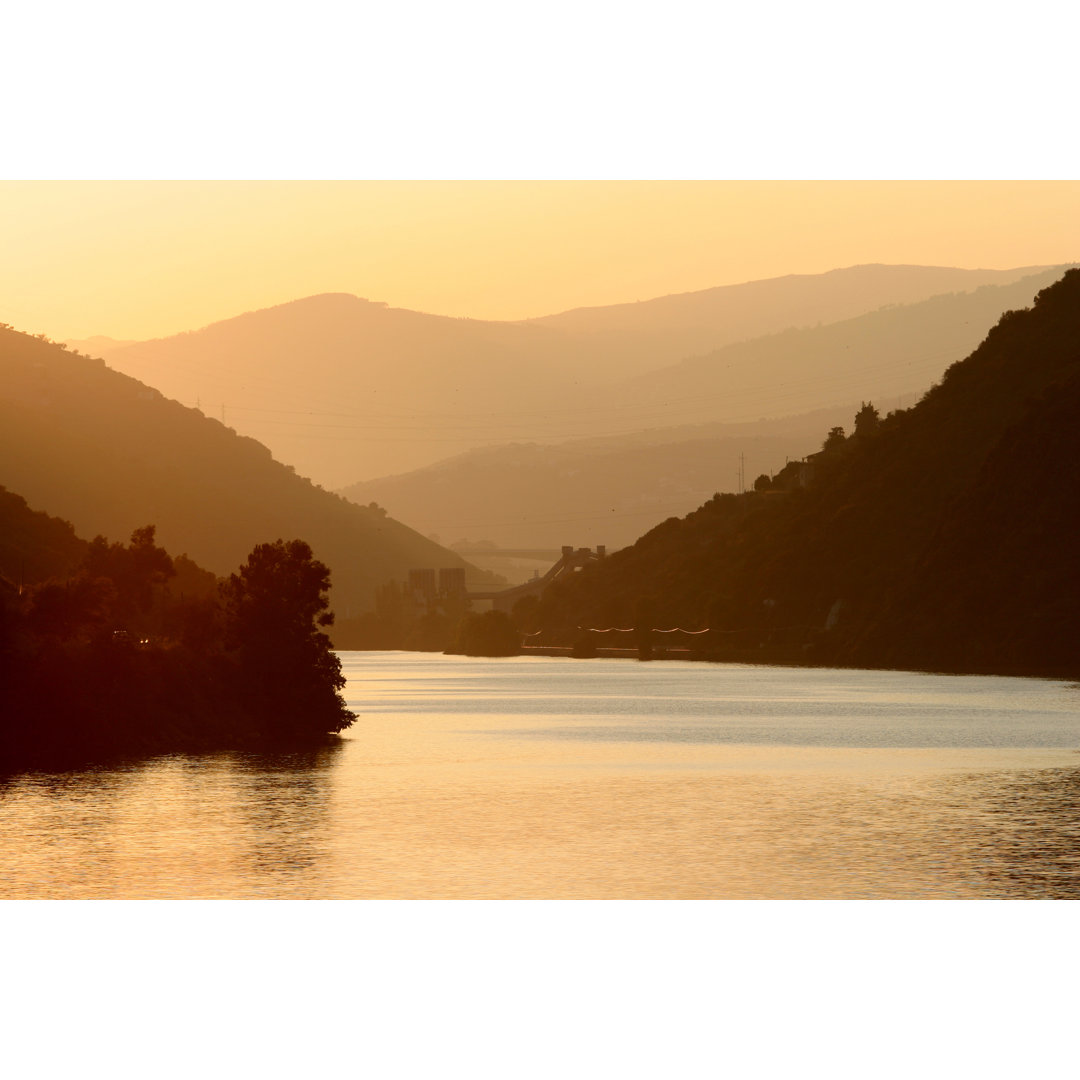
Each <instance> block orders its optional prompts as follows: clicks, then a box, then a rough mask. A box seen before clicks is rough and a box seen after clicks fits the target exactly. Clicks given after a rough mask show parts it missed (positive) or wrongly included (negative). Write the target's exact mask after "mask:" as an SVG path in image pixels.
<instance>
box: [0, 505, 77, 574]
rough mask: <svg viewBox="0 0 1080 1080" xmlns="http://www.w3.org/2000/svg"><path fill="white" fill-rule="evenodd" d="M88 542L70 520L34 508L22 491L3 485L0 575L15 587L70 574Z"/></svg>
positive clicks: (0, 522)
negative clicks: (63, 519)
mask: <svg viewBox="0 0 1080 1080" xmlns="http://www.w3.org/2000/svg"><path fill="white" fill-rule="evenodd" d="M87 546H88V545H87V543H86V541H85V540H83V539H82V538H80V537H78V536H76V535H75V530H74V529H73V528H72V526H71V523H70V522H68V521H62V520H61V519H60V518H54V517H51V516H50V515H48V514H45V513H42V512H41V511H40V510H32V509H31V508H30V507H29V506H28V505H27V503H26V500H25V499H24V498H23V497H22V496H21V495H16V494H15V492H13V491H8V490H7V488H4V487H0V578H6V579H7V581H8V583H9V584H10V585H11V586H12V587H15V588H18V587H19V586H21V585H23V584H35V583H37V582H39V581H45V580H46V579H48V578H65V577H70V576H71V575H72V574H73V573H74V572H75V569H76V568H77V567H78V566H79V564H80V563H81V562H82V561H83V559H85V558H86V552H87Z"/></svg>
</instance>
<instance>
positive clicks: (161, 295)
mask: <svg viewBox="0 0 1080 1080" xmlns="http://www.w3.org/2000/svg"><path fill="white" fill-rule="evenodd" d="M0 196H2V198H0V235H2V236H3V237H4V253H3V258H2V259H0V305H2V306H0V320H2V321H5V322H8V323H11V324H12V325H14V326H15V327H17V328H18V329H22V330H27V331H30V332H35V333H36V332H43V333H46V334H48V335H49V336H50V337H53V338H56V339H62V338H69V337H84V336H90V335H93V334H106V335H109V336H112V337H117V338H146V337H156V336H163V335H167V334H171V333H175V332H178V331H181V330H190V329H195V328H198V327H200V326H204V325H206V324H207V323H209V322H213V321H215V320H218V319H223V318H228V317H229V316H232V315H236V314H239V313H241V312H243V311H249V310H252V309H255V308H260V307H267V306H269V305H271V304H276V303H281V302H284V301H287V300H292V299H296V298H298V297H302V296H308V295H311V294H313V293H319V292H350V293H355V294H356V295H359V296H363V297H366V298H368V299H371V300H382V301H385V302H387V303H389V304H391V305H392V306H396V307H408V308H414V309H418V310H421V311H429V312H433V313H436V314H441V315H458V316H471V317H474V318H488V319H518V318H526V317H529V316H533V315H544V314H550V313H552V312H556V311H561V310H565V309H567V308H571V307H577V306H581V305H590V304H611V303H619V302H623V301H633V300H638V299H640V300H645V299H649V298H651V297H654V296H660V295H664V294H666V293H672V292H684V291H689V290H693V289H703V288H708V287H710V286H714V285H723V284H728V283H733V282H739V281H747V280H752V279H755V278H763V277H773V276H777V275H781V274H788V273H816V272H820V271H825V270H830V269H834V268H836V267H841V266H851V265H854V264H858V263H868V262H889V263H919V264H932V265H949V266H962V267H968V268H971V267H983V268H993V269H1004V268H1006V267H1012V266H1024V265H1035V264H1047V263H1058V262H1066V261H1073V260H1076V259H1080V182H1075V181H1050V182H1030V181H1029V182H1008V181H978V182H962V181H944V182H917V181H902V182H882V181H863V182H859V181H844V182H828V181H813V182H799V181H774V182H747V181H706V180H692V181H602V180H594V181H540V182H529V181H435V180H425V181H412V182H395V181H376V180H368V181H363V180H362V181H329V182H312V181H212V182H199V181H187V182H173V181H119V182H110V181H39V182H34V181H5V182H2V183H0Z"/></svg>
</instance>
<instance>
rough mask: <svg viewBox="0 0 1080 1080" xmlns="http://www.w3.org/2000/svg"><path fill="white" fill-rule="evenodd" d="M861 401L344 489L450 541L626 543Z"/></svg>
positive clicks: (806, 446)
mask: <svg viewBox="0 0 1080 1080" xmlns="http://www.w3.org/2000/svg"><path fill="white" fill-rule="evenodd" d="M911 400H914V396H912V398H911V399H910V400H909V401H908V404H910V403H911ZM858 404H859V403H858V402H855V403H854V404H853V405H852V404H849V405H845V406H840V407H837V408H833V409H822V410H818V411H816V412H813V413H807V414H804V415H803V416H792V417H784V418H782V419H780V420H775V421H767V420H761V421H757V422H756V423H747V424H702V425H698V426H685V427H677V428H657V429H653V430H650V431H643V432H638V433H635V434H633V435H618V436H606V437H596V438H592V439H575V440H571V441H568V442H564V443H559V444H557V445H553V446H544V445H540V444H537V443H513V444H510V445H506V446H497V447H488V448H484V449H479V450H470V451H467V452H466V453H464V454H461V455H459V456H456V457H453V458H450V459H448V460H446V461H440V462H438V463H436V464H435V465H429V466H427V467H426V468H423V469H417V470H415V471H414V472H411V473H405V474H404V475H401V476H389V477H384V478H382V479H377V480H368V481H365V482H361V483H358V484H352V485H350V486H349V487H346V488H343V489H342V491H341V494H343V495H345V496H347V497H348V498H350V499H352V500H353V501H354V502H357V503H361V504H367V503H370V502H375V503H378V504H379V505H381V506H385V507H392V508H393V511H394V514H395V515H396V516H397V517H399V518H401V519H402V520H403V521H408V522H410V523H411V524H412V525H413V527H414V528H416V529H418V530H420V531H422V532H424V533H427V534H433V535H434V536H435V537H436V538H437V539H438V540H439V541H440V542H441V543H445V544H451V545H454V544H457V543H458V542H460V541H462V540H467V541H479V540H486V541H491V542H494V543H495V544H497V545H500V546H503V547H507V548H528V547H537V546H544V547H550V548H553V549H558V548H559V547H561V546H562V545H563V544H572V545H573V546H575V547H580V546H587V547H594V546H595V545H596V544H605V545H607V546H608V547H610V548H617V547H623V546H625V545H626V544H632V543H633V542H634V541H635V540H636V539H637V538H638V537H639V536H641V534H642V533H643V532H646V531H648V530H649V529H650V528H652V526H653V525H655V524H657V522H660V521H663V520H664V519H665V518H668V517H673V516H676V517H681V516H682V515H683V514H687V513H689V512H690V511H691V510H693V509H694V508H695V507H697V506H700V505H701V504H702V502H704V501H705V500H706V499H708V498H711V496H712V495H713V494H714V493H715V492H717V491H737V490H739V487H740V479H741V482H742V483H744V484H745V485H746V486H747V487H752V486H753V483H754V479H755V477H757V476H758V475H759V474H761V473H774V472H776V471H778V470H779V469H780V468H782V467H783V465H784V464H785V462H786V461H787V460H788V459H791V458H801V457H803V456H805V455H806V454H807V453H809V452H811V451H813V450H817V449H819V448H820V444H821V439H822V433H823V432H825V431H828V430H829V429H830V428H831V427H833V426H835V425H837V424H841V425H842V424H848V423H850V421H851V417H852V416H853V415H854V413H855V410H856V409H857V408H858ZM474 561H478V562H479V559H477V560H474ZM479 564H480V565H485V563H483V562H479ZM493 565H495V564H493ZM519 576H522V575H519ZM527 576H528V575H527V574H526V575H524V576H523V578H524V577H527Z"/></svg>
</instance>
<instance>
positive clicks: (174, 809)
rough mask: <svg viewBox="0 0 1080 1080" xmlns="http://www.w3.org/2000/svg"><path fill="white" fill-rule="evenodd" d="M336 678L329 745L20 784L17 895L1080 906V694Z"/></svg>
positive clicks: (709, 682)
mask: <svg viewBox="0 0 1080 1080" xmlns="http://www.w3.org/2000/svg"><path fill="white" fill-rule="evenodd" d="M343 659H344V661H345V665H346V673H347V674H348V675H349V678H350V682H349V687H348V690H347V691H346V693H347V696H348V697H349V699H350V701H351V702H352V703H353V704H354V705H355V707H356V708H357V711H358V712H359V713H360V719H359V720H358V722H357V724H356V726H355V727H354V729H353V730H352V731H350V732H349V733H348V736H349V737H348V738H346V739H343V740H342V741H341V742H340V743H339V744H337V745H335V746H333V747H330V748H327V749H325V750H321V751H318V752H313V753H309V754H300V755H297V754H293V755H261V756H260V755H235V754H234V755H211V756H206V757H200V758H187V757H166V758H159V759H156V760H154V761H150V762H146V763H142V764H137V765H127V766H124V767H117V768H109V769H93V770H86V771H83V772H74V773H69V774H60V775H49V774H30V775H25V776H21V777H16V778H12V779H9V780H7V781H5V782H3V783H0V896H5V897H132V898H139V897H178V898H195V897H237V898H245V897H292V898H354V897H355V898H360V897H385V898H401V897H420V898H424V897H430V898H450V897H561V898H578V897H597V898H616V897H626V898H631V897H654V898H681V897H686V898H742V897H748V898H753V897H789V898H803V897H805V898H810V897H814V898H833V897H895V898H914V897H966V898H973V897H1069V898H1073V897H1077V896H1080V867H1078V864H1077V859H1078V840H1080V833H1078V830H1080V768H1078V767H1077V757H1076V753H1075V748H1076V747H1078V746H1080V725H1078V724H1077V713H1076V705H1077V703H1078V691H1077V688H1076V687H1074V686H1068V685H1066V684H1063V683H1055V682H1048V681H1036V680H1021V679H981V678H979V679H976V678H958V677H945V676H927V675H913V674H908V673H898V672H840V671H820V670H807V669H779V668H749V667H739V666H735V665H693V664H686V663H680V662H663V663H655V664H651V665H649V664H637V663H634V662H628V661H586V662H575V661H570V660H558V659H551V660H540V659H528V660H521V659H514V660H506V661H477V660H466V659H464V658H444V657H432V656H425V655H410V654H356V653H353V654H343Z"/></svg>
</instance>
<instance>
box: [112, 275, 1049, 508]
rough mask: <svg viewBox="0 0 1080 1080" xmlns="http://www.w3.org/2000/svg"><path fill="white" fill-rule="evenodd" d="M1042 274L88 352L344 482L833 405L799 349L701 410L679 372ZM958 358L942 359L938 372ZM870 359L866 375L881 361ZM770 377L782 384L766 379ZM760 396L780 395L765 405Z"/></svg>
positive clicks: (212, 332)
mask: <svg viewBox="0 0 1080 1080" xmlns="http://www.w3.org/2000/svg"><path fill="white" fill-rule="evenodd" d="M1039 269H1040V268H1026V269H1015V270H1007V271H984V270H954V269H948V268H939V267H909V266H899V267H898V266H863V267H852V268H849V269H845V270H836V271H832V272H830V273H828V274H819V275H790V276H788V277H782V278H775V279H770V280H766V281H759V282H749V283H746V284H742V285H731V286H723V287H720V288H716V289H707V290H703V291H700V292H695V293H686V294H680V295H677V296H668V297H661V298H658V299H655V300H649V301H644V302H641V303H636V304H623V305H615V306H612V307H604V308H584V309H579V310H576V311H570V312H565V313H562V314H559V315H553V316H548V317H545V318H539V319H531V320H527V321H524V322H491V321H481V320H474V319H454V318H446V317H442V316H436V315H428V314H423V313H421V312H415V311H408V310H404V309H397V308H390V307H387V306H386V305H385V304H381V303H377V302H373V301H368V300H362V299H359V298H357V297H354V296H349V295H346V294H327V295H321V296H314V297H308V298H306V299H302V300H296V301H294V302H292V303H288V304H282V305H279V306H277V307H273V308H267V309H265V310H262V311H255V312H249V313H247V314H244V315H239V316H237V317H236V318H233V319H227V320H224V321H222V322H218V323H214V324H212V325H210V326H207V327H204V328H203V329H201V330H195V331H192V332H190V333H184V334H178V335H174V336H172V337H168V338H163V339H158V340H154V341H146V342H139V343H137V344H133V345H131V344H129V345H118V346H108V347H103V348H100V349H98V350H96V354H98V355H102V356H104V357H105V358H106V359H107V361H108V363H109V365H110V367H113V368H114V369H116V370H118V371H122V372H124V373H125V374H128V375H131V376H133V377H135V378H138V379H140V380H141V381H143V382H145V383H146V384H148V385H150V386H153V387H155V388H157V389H158V390H160V391H161V392H162V393H163V394H165V395H166V396H168V397H172V398H175V399H176V400H178V401H180V402H182V403H183V404H184V405H187V406H189V407H194V406H198V407H199V408H200V409H201V410H202V411H203V412H204V413H206V414H207V415H210V416H214V417H215V418H217V419H221V420H223V421H224V422H225V423H226V424H227V425H228V426H230V427H233V428H235V429H236V430H237V431H238V432H240V433H241V434H245V435H250V436H252V437H254V438H257V439H258V440H259V441H260V442H263V443H264V444H265V445H267V446H269V447H270V448H271V450H272V452H273V453H274V455H275V456H276V457H277V458H278V459H280V460H282V461H287V462H289V463H290V464H292V465H294V466H295V467H296V469H297V470H298V471H299V472H300V473H301V475H304V476H310V477H312V478H313V479H315V480H316V481H317V482H319V483H322V484H324V485H326V486H328V487H341V486H343V485H345V484H347V483H352V482H356V481H357V480H360V479H364V478H374V477H378V476H383V475H387V474H391V473H400V472H403V471H408V470H411V469H413V468H417V467H421V466H424V465H429V464H432V463H434V462H436V461H438V460H440V459H442V458H445V457H447V456H452V455H454V454H456V453H460V452H462V451H464V450H468V449H474V448H476V447H479V446H484V445H492V444H498V443H505V442H512V441H514V442H516V441H522V440H527V441H533V442H546V443H551V442H559V441H564V440H566V439H570V438H575V437H586V436H591V435H603V434H617V433H626V432H631V431H634V430H637V429H641V428H646V427H657V426H672V425H678V424H682V423H688V422H695V423H699V422H703V421H716V422H732V421H739V420H749V419H756V418H758V417H761V416H783V415H789V414H795V413H799V412H804V411H808V410H809V409H812V408H818V407H822V406H824V405H832V404H840V403H843V402H847V401H849V400H851V399H852V398H853V397H854V396H855V395H856V393H861V391H855V390H853V389H851V388H848V389H847V391H846V392H845V391H843V390H842V389H839V388H836V387H835V386H834V387H833V390H834V391H835V396H834V397H832V398H828V395H827V394H825V397H826V400H823V390H825V389H826V387H823V386H822V385H815V384H814V383H813V381H812V378H813V377H812V374H811V375H809V376H808V373H807V365H806V364H804V363H802V362H801V359H800V357H799V356H798V355H794V356H791V357H789V360H788V362H790V363H791V365H792V367H791V369H790V370H787V369H786V368H784V365H783V363H782V362H781V360H780V358H779V353H777V352H776V350H775V349H773V350H772V354H771V355H774V356H775V358H776V359H775V365H774V367H773V368H772V369H770V378H771V380H772V381H773V384H774V385H772V386H771V387H766V388H762V387H760V386H759V385H758V384H757V383H755V382H754V377H755V371H754V368H755V367H756V365H757V363H758V360H757V359H756V357H755V356H754V355H750V354H747V356H746V357H745V358H744V359H743V360H741V361H740V362H742V363H745V364H746V365H748V366H749V370H748V371H746V372H743V373H742V374H741V376H740V377H739V378H735V379H734V382H733V383H732V384H731V386H730V393H729V392H728V391H727V390H726V389H725V387H726V386H727V384H722V385H721V391H722V392H718V391H717V389H716V385H715V383H716V380H715V379H714V380H712V381H710V382H709V386H710V389H709V391H708V392H709V394H710V395H711V396H710V397H709V399H708V400H707V401H706V402H702V401H701V400H700V399H699V397H698V394H699V390H698V388H697V384H696V383H695V381H694V379H693V378H691V377H690V376H689V375H688V374H687V372H686V371H685V370H683V369H682V367H681V365H680V368H679V369H678V370H676V369H674V368H673V365H677V364H679V362H680V361H682V360H685V359H686V358H687V357H689V356H699V357H700V356H702V355H704V354H707V353H710V352H712V351H715V350H717V349H722V348H724V347H727V346H733V345H734V344H735V343H737V342H740V341H745V340H747V339H749V338H752V337H755V336H760V335H774V334H778V333H780V332H781V331H784V330H787V329H790V328H792V327H800V326H804V327H805V326H814V325H816V324H818V323H824V324H827V323H831V322H836V321H838V320H845V319H851V318H854V317H856V316H858V315H860V314H865V313H867V312H870V311H874V310H876V309H879V308H881V307H883V306H885V305H896V304H905V305H907V304H917V303H919V302H920V301H924V300H926V299H928V298H930V297H932V296H937V295H939V294H942V293H945V292H949V291H953V292H955V291H958V290H959V291H963V290H971V289H976V288H978V287H980V286H986V285H990V286H995V287H999V288H1003V287H1005V286H1010V285H1012V284H1013V283H1015V282H1017V281H1018V280H1019V279H1021V278H1025V277H1031V275H1032V274H1033V273H1035V272H1036V271H1038V270H1039ZM1060 272H1061V271H1060V270H1057V271H1055V272H1052V273H1056V274H1058V275H1059V274H1060ZM1038 287H1039V286H1038V284H1036V283H1033V284H1032V285H1031V287H1030V288H1028V287H1026V286H1025V287H1023V288H1021V289H1020V290H1019V293H1017V294H1014V293H1009V294H1008V295H1006V293H1005V292H1002V293H1001V294H1000V296H999V302H1000V307H999V308H998V310H996V311H994V312H993V313H992V314H990V315H988V316H987V321H986V322H985V324H984V325H981V326H978V327H976V326H972V327H971V328H970V330H971V337H970V339H969V340H968V341H967V343H966V345H963V344H960V343H959V342H957V344H956V347H957V348H960V349H962V350H969V349H970V348H971V347H973V346H974V344H975V343H977V341H978V340H979V338H980V337H981V335H982V334H983V333H985V331H986V330H987V329H988V328H989V326H990V325H991V324H992V322H993V320H994V319H995V318H997V316H998V315H1000V314H1001V311H1003V310H1005V309H1006V308H1007V307H1009V306H1017V303H1018V301H1017V300H1016V298H1015V297H1016V295H1020V294H1023V293H1025V292H1028V293H1030V295H1028V296H1027V299H1026V300H1025V301H1022V302H1030V299H1031V296H1033V295H1034V292H1035V291H1036V290H1037V288H1038ZM985 306H986V308H987V310H989V309H991V308H993V307H994V304H993V303H990V302H989V301H988V302H987V303H986V305H985ZM769 348H770V349H772V346H769ZM958 355H963V352H961V353H959V354H958ZM955 358H957V357H955V356H951V355H944V354H943V355H941V356H940V357H939V360H940V368H939V371H940V370H944V367H945V366H947V364H948V363H949V362H950V360H951V359H955ZM920 359H925V357H923V356H920ZM865 362H866V363H867V364H868V365H871V366H872V365H873V364H874V363H875V358H874V357H873V356H868V357H866V360H865ZM883 362H884V361H883ZM718 363H720V364H721V366H722V365H723V364H725V363H727V361H726V360H723V359H721V360H720V361H718ZM776 365H778V366H776ZM932 368H933V365H924V367H923V368H922V369H921V371H920V375H922V376H925V378H923V379H920V380H917V381H916V382H915V383H914V385H911V386H907V387H905V388H904V389H906V390H918V389H921V388H923V387H924V386H925V385H926V384H928V383H929V381H931V379H932V378H933V374H932ZM661 369H670V370H671V372H672V377H673V378H675V379H676V380H677V383H676V384H675V385H673V387H672V389H671V391H670V393H668V394H667V396H666V397H663V398H658V397H657V395H656V394H655V393H654V391H653V387H652V385H651V384H637V383H635V382H634V380H635V379H638V378H641V377H647V378H650V379H653V380H659V381H660V382H663V381H664V380H665V379H666V378H667V377H668V376H667V375H666V374H663V373H660V371H661ZM735 374H738V373H733V376H734V375H735ZM823 378H824V376H823ZM777 380H781V381H783V380H787V383H788V384H787V385H786V386H784V387H781V386H777V385H775V383H776V381H777ZM879 382H881V383H882V384H885V383H888V384H889V385H892V383H890V382H889V381H888V380H879ZM893 382H895V380H893ZM869 385H872V386H873V387H877V386H878V383H875V382H873V381H871V382H870V384H869ZM684 386H685V387H689V389H684V388H683V387H684ZM747 386H749V387H750V389H751V391H753V394H752V395H751V396H750V397H748V396H747V394H748V391H747V389H746V387H747ZM765 390H771V391H772V392H774V393H775V394H776V401H775V402H774V401H773V400H772V399H770V398H769V397H768V396H767V394H766V393H765V392H764V391H765ZM874 392H875V393H878V390H877V389H875V390H874ZM725 394H726V397H725ZM683 395H691V396H692V397H693V400H689V401H686V400H681V396H683ZM740 395H741V396H740Z"/></svg>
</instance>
